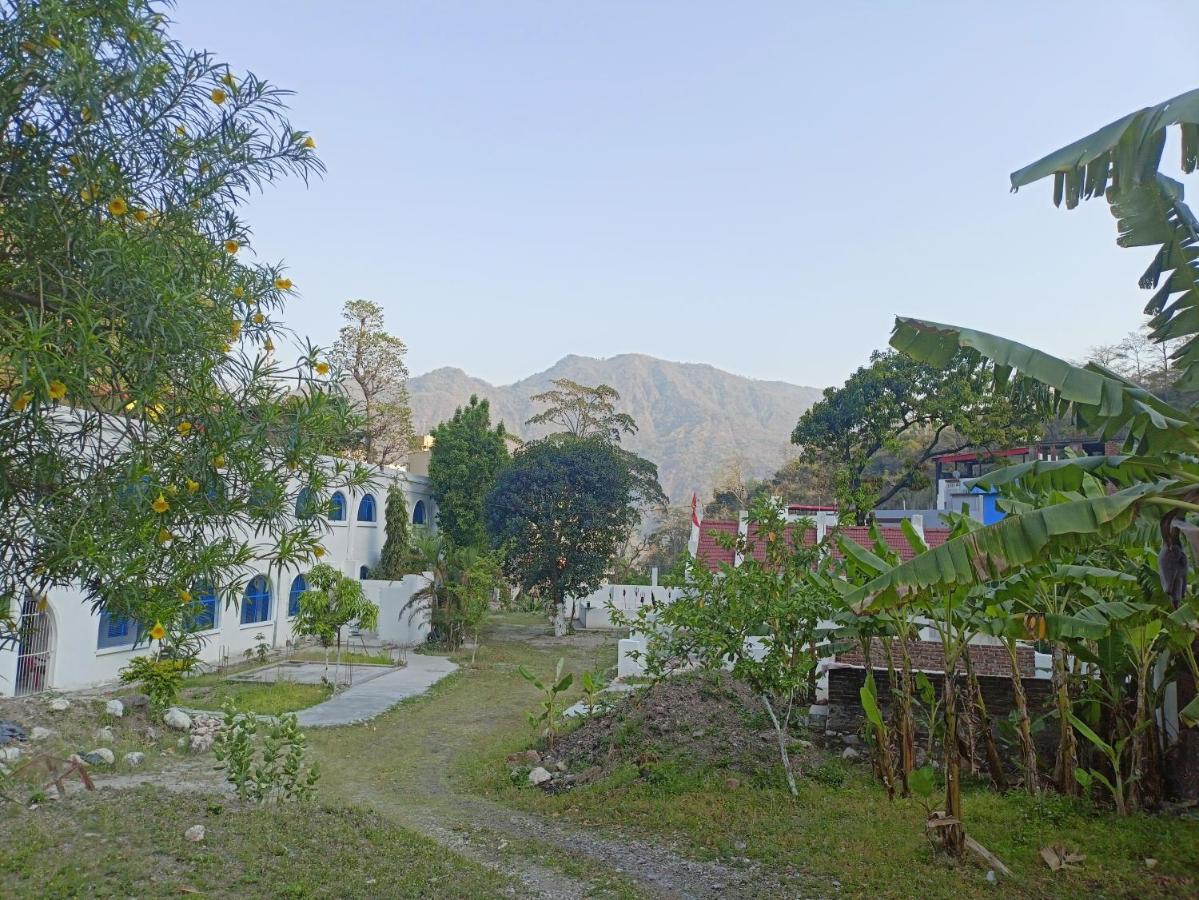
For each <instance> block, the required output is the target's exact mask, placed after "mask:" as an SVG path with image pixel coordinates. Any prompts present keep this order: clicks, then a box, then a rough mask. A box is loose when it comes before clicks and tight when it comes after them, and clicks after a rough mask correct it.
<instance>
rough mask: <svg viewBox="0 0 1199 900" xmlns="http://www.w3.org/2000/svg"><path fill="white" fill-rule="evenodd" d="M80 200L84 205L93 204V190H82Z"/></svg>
mask: <svg viewBox="0 0 1199 900" xmlns="http://www.w3.org/2000/svg"><path fill="white" fill-rule="evenodd" d="M79 199H80V200H82V201H83V202H84V203H91V202H92V189H91V188H84V189H83V190H81V191H80V192H79Z"/></svg>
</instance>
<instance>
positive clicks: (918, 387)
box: [791, 351, 1043, 524]
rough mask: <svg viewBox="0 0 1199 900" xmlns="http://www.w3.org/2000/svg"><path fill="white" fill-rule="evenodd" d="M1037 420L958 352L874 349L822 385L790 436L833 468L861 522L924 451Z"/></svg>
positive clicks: (996, 438)
mask: <svg viewBox="0 0 1199 900" xmlns="http://www.w3.org/2000/svg"><path fill="white" fill-rule="evenodd" d="M1042 419H1043V414H1041V413H1039V412H1038V411H1037V410H1036V409H1035V407H1034V405H1033V404H1032V403H1031V402H1029V401H1028V400H1026V399H1025V398H1024V397H1022V396H1021V395H1019V394H1017V393H1015V392H1012V391H1010V390H1004V389H1002V388H1001V387H1000V386H998V385H996V384H994V383H993V382H992V380H991V378H990V375H989V373H988V372H987V371H985V370H984V369H982V368H981V367H980V366H979V365H978V364H977V362H976V360H974V359H971V358H970V357H968V356H967V355H965V354H959V355H957V356H955V357H953V358H951V359H949V360H946V361H945V364H944V365H929V364H927V363H923V362H918V361H917V360H914V359H912V358H911V357H908V356H905V355H903V354H900V353H896V352H894V351H887V352H877V351H876V352H875V353H873V354H871V356H870V365H868V366H863V367H862V368H860V369H858V370H857V371H856V372H854V373H853V375H851V376H850V377H849V379H848V380H847V381H846V382H845V384H844V385H842V386H841V387H839V388H827V389H825V392H824V398H823V399H822V400H820V401H818V402H817V403H815V404H814V405H813V406H812V407H811V408H810V409H809V410H808V411H807V412H805V413H804V414H803V417H802V418H801V419H800V420H799V424H798V425H796V426H795V430H794V432H792V434H791V441H792V442H793V443H795V444H799V445H801V447H802V454H801V457H800V458H801V459H803V460H804V461H805V462H809V463H813V464H816V465H820V466H824V467H827V469H828V470H830V471H832V472H833V473H834V481H835V485H836V492H837V498H838V502H839V503H840V505H841V506H842V509H843V510H844V511H845V512H846V514H847V515H852V516H853V519H854V521H856V522H857V523H858V524H865V522H866V521H867V519H868V518H869V516H870V513H871V511H872V510H873V509H874V508H875V507H876V506H879V505H881V504H883V503H886V502H887V501H888V500H890V499H891V498H893V497H895V496H896V495H897V494H898V493H899V492H900V491H903V490H905V489H909V490H910V489H913V488H919V487H921V486H922V485H924V484H927V481H928V476H927V473H926V468H927V463H928V461H929V460H930V459H931V458H932V457H933V456H936V455H938V454H941V453H955V452H958V451H961V450H965V449H967V448H970V447H973V448H978V449H986V448H1000V447H1002V446H1006V445H1010V444H1011V443H1013V442H1017V441H1027V440H1031V439H1032V438H1034V437H1035V436H1036V434H1037V431H1038V428H1039V425H1040V424H1041V421H1042ZM887 457H890V459H888V458H887Z"/></svg>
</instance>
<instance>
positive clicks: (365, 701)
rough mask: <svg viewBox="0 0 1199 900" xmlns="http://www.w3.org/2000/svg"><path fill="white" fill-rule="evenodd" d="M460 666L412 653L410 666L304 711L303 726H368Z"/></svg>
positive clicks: (300, 714) (360, 685) (355, 686)
mask: <svg viewBox="0 0 1199 900" xmlns="http://www.w3.org/2000/svg"><path fill="white" fill-rule="evenodd" d="M457 668H458V666H457V665H456V664H454V663H452V662H450V661H449V660H448V659H446V658H445V657H444V656H426V655H425V654H423V653H409V654H408V665H406V666H404V667H403V668H402V669H396V670H395V671H394V672H388V673H387V674H386V675H380V676H379V677H377V678H372V679H371V680H370V681H365V682H363V683H362V684H355V685H353V686H352V687H349V688H346V689H345V690H344V691H342V692H341V693H340V694H336V695H335V696H333V697H331V698H330V699H328V700H326V701H325V702H324V703H318V704H317V705H316V706H310V707H308V709H302V710H300V711H299V712H298V713H297V714H296V715H297V717H298V718H299V720H300V724H301V725H304V726H307V727H310V728H311V727H315V728H322V727H326V726H332V725H352V724H354V723H355V722H366V721H367V720H369V719H373V718H375V716H378V715H381V714H382V713H385V712H387V710H389V709H391V708H392V707H393V706H395V705H396V704H397V703H399V702H400V701H401V700H405V699H407V698H408V697H416V696H419V695H420V694H423V693H424V692H425V691H427V690H428V689H429V688H431V687H432V686H433V685H435V684H436V683H437V682H439V681H441V679H442V678H444V677H445V676H446V675H449V674H450V673H451V672H453V671H455V670H456V669H457Z"/></svg>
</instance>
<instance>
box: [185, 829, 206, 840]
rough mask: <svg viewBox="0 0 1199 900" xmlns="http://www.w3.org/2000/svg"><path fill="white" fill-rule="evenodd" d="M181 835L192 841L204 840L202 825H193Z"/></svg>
mask: <svg viewBox="0 0 1199 900" xmlns="http://www.w3.org/2000/svg"><path fill="white" fill-rule="evenodd" d="M183 836H184V837H185V838H187V839H188V840H189V841H191V842H192V843H197V842H199V841H202V840H204V826H203V825H193V826H192V827H191V828H189V829H187V831H185V832H183Z"/></svg>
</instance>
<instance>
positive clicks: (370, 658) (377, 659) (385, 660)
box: [290, 649, 395, 666]
mask: <svg viewBox="0 0 1199 900" xmlns="http://www.w3.org/2000/svg"><path fill="white" fill-rule="evenodd" d="M336 658H337V654H336V652H331V653H330V654H329V665H330V666H332V665H333V662H334V660H335V659H336ZM290 659H306V660H309V661H311V662H322V663H323V662H324V661H325V651H324V650H322V649H316V650H313V649H308V650H300V651H299V652H297V653H294V654H292V656H291V657H290ZM341 663H342V665H347V664H353V665H355V666H394V665H395V661H394V660H393V659H392V658H391V654H390V653H359V652H354V653H347V652H346V651H345V650H342V651H341Z"/></svg>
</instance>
